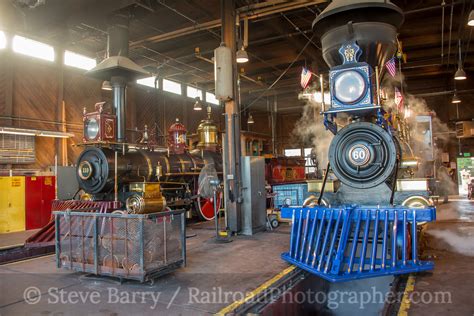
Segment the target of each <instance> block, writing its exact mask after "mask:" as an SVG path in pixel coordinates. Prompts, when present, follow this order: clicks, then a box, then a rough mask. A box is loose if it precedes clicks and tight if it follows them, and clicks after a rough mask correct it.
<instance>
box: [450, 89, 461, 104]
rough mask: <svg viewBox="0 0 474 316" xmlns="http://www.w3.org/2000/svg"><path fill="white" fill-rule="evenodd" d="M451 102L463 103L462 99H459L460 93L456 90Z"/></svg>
mask: <svg viewBox="0 0 474 316" xmlns="http://www.w3.org/2000/svg"><path fill="white" fill-rule="evenodd" d="M451 103H453V104H457V103H461V99H459V97H458V94H457V93H456V90H454V95H453V99H452V100H451Z"/></svg>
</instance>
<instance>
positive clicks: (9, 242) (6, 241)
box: [0, 229, 39, 249]
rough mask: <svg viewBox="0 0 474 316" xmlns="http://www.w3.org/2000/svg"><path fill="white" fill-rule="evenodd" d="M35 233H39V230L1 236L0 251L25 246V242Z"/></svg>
mask: <svg viewBox="0 0 474 316" xmlns="http://www.w3.org/2000/svg"><path fill="white" fill-rule="evenodd" d="M37 231H39V229H31V230H25V231H22V232H14V233H6V234H1V235H0V249H5V248H11V247H14V246H22V245H24V244H25V240H26V239H28V238H29V237H30V236H31V235H33V234H34V233H36V232H37Z"/></svg>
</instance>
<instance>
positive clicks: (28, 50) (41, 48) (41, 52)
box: [0, 31, 219, 105]
mask: <svg viewBox="0 0 474 316" xmlns="http://www.w3.org/2000/svg"><path fill="white" fill-rule="evenodd" d="M6 46H7V39H6V36H5V33H4V32H2V31H0V49H3V48H6ZM12 48H13V51H14V52H16V53H19V54H22V55H26V56H30V57H35V58H39V59H43V60H48V61H54V59H55V52H54V48H53V47H52V46H50V45H47V44H44V43H41V42H38V41H35V40H32V39H29V38H26V37H22V36H19V35H15V36H14V37H13V41H12ZM64 64H65V65H66V66H71V67H76V68H80V69H84V70H90V69H92V68H94V67H95V66H96V65H97V62H96V60H95V59H93V58H89V57H86V56H83V55H80V54H76V53H74V52H71V51H68V50H66V51H64ZM137 83H139V84H142V85H145V86H148V87H152V88H155V87H156V88H158V82H155V77H148V78H143V79H139V80H137ZM163 91H167V92H170V93H175V94H179V95H181V84H180V83H178V82H175V81H171V80H167V79H163ZM186 95H187V96H188V97H190V98H196V97H199V98H200V99H201V100H203V99H204V95H203V91H202V90H199V89H197V88H194V87H191V86H187V87H186ZM206 101H207V102H209V103H212V104H216V105H218V104H219V101H218V100H216V97H215V95H214V94H212V93H209V92H206Z"/></svg>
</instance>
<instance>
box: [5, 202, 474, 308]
mask: <svg viewBox="0 0 474 316" xmlns="http://www.w3.org/2000/svg"><path fill="white" fill-rule="evenodd" d="M437 216H438V221H437V222H435V223H431V224H429V225H428V227H427V229H426V236H427V238H426V239H425V242H426V244H425V245H424V246H425V248H426V249H427V250H426V251H425V255H426V256H427V257H430V258H431V259H432V260H434V261H435V264H436V267H435V270H434V272H433V273H425V274H419V275H416V276H415V286H414V291H413V292H412V293H413V294H411V295H418V296H412V297H413V300H412V303H411V304H410V305H409V307H408V315H446V314H447V313H449V314H451V315H470V316H472V315H474V300H473V299H472V297H473V294H472V293H474V272H473V269H472V267H473V264H472V262H473V256H474V239H473V237H474V202H471V201H466V200H464V199H462V198H456V197H454V198H451V200H450V202H449V203H447V204H441V205H439V206H438V212H437ZM211 227H212V226H210V225H209V223H204V224H203V223H201V224H194V225H192V226H190V227H188V231H187V235H188V236H191V235H194V234H196V236H195V237H192V238H189V239H188V240H187V246H188V265H187V267H186V268H183V269H180V270H178V271H176V272H174V273H172V274H169V275H167V276H164V277H162V278H160V279H159V280H158V281H157V282H156V283H155V284H154V285H149V284H139V283H136V282H126V283H124V284H122V285H120V284H119V283H118V282H117V281H115V280H113V279H103V278H101V279H99V278H95V277H87V276H85V275H83V274H78V273H71V272H70V271H68V270H63V269H56V268H55V264H54V257H53V256H48V257H43V258H39V259H32V260H30V261H24V262H20V263H15V264H9V265H3V266H0V278H1V281H0V289H1V296H0V315H49V314H54V315H59V314H61V315H85V314H92V315H127V314H140V315H148V314H150V315H152V314H157V313H160V312H161V314H167V315H168V314H171V315H205V314H211V313H216V312H217V311H219V310H220V309H221V308H223V307H225V306H227V305H229V304H230V303H232V301H234V300H235V299H241V298H242V297H243V296H244V295H245V294H247V293H248V292H249V291H252V290H254V289H255V288H257V287H258V286H259V285H260V284H262V283H263V282H264V281H266V280H268V279H270V278H271V277H272V276H274V275H275V274H277V273H278V272H280V271H282V270H283V269H284V268H285V267H287V264H286V263H285V262H283V261H282V260H281V259H280V253H282V252H284V251H286V250H287V249H288V244H289V227H288V226H287V225H283V226H281V227H280V228H279V229H277V230H276V231H274V232H265V233H259V234H256V235H254V236H252V237H244V236H239V237H237V238H236V240H235V241H234V242H232V243H229V244H216V243H214V241H213V238H212V236H213V230H212V228H211ZM32 286H33V287H36V288H38V289H39V291H40V292H41V299H40V300H39V302H38V303H36V302H35V299H37V298H38V296H37V295H36V293H35V292H34V291H35V290H36V289H35V288H33V289H32V290H31V289H30V291H32V292H31V296H30V297H31V298H32V301H33V302H34V303H35V304H29V303H27V301H26V300H25V299H24V297H25V296H24V295H25V290H26V289H29V288H30V287H32ZM227 292H229V293H230V292H232V295H230V294H227ZM441 292H442V293H441ZM446 292H447V293H449V294H448V295H449V296H443V297H442V298H439V299H438V300H440V301H441V302H438V303H437V302H433V300H436V298H433V297H435V296H436V295H445V294H443V293H446ZM423 293H428V294H423ZM438 293H441V294H438ZM27 294H28V292H27ZM91 295H93V296H94V297H92V296H91ZM423 295H424V296H423ZM27 297H28V295H27ZM430 297H431V298H430ZM428 299H431V301H430V302H428ZM443 300H444V302H443ZM30 303H31V302H30Z"/></svg>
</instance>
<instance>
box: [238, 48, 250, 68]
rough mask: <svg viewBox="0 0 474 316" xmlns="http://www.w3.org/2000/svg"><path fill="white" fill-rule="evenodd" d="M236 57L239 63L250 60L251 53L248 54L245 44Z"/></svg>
mask: <svg viewBox="0 0 474 316" xmlns="http://www.w3.org/2000/svg"><path fill="white" fill-rule="evenodd" d="M235 57H236V61H237V63H239V64H243V63H246V62H248V61H249V55H248V54H247V51H246V50H245V48H244V46H243V45H242V46H241V47H240V49H239V50H238V51H237V53H236V55H235Z"/></svg>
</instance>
